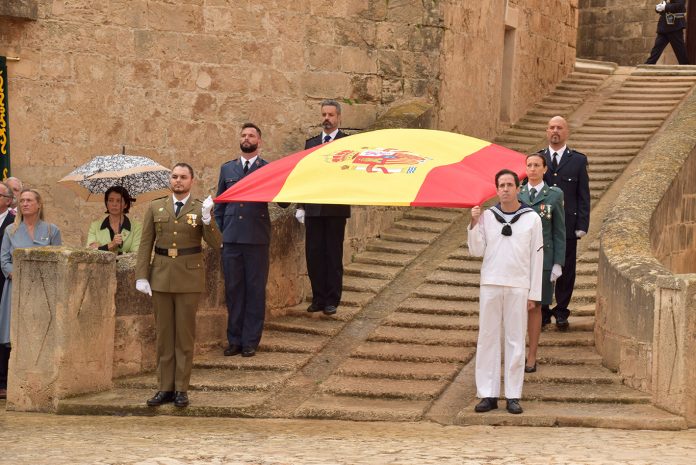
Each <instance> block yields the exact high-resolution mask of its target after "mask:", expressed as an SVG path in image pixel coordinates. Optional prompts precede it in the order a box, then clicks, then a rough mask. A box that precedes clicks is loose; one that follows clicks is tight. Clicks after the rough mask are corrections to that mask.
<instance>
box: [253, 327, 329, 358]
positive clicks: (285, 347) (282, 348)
mask: <svg viewBox="0 0 696 465" xmlns="http://www.w3.org/2000/svg"><path fill="white" fill-rule="evenodd" d="M327 342H329V338H328V337H327V336H318V335H315V334H298V333H289V332H285V331H273V330H270V331H264V332H263V336H262V337H261V343H260V344H259V352H300V353H317V352H319V351H320V350H321V349H322V348H323V347H324V346H325V345H326V343H327Z"/></svg>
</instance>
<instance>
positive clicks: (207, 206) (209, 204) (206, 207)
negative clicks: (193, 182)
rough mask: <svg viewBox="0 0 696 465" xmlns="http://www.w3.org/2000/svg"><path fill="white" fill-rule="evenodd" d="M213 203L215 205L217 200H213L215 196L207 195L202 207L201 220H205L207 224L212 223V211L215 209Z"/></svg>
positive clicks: (204, 222)
mask: <svg viewBox="0 0 696 465" xmlns="http://www.w3.org/2000/svg"><path fill="white" fill-rule="evenodd" d="M213 205H215V202H213V198H212V197H211V196H208V197H206V198H205V200H204V201H203V208H201V220H203V224H204V225H206V226H207V225H209V224H210V211H211V210H212V209H213Z"/></svg>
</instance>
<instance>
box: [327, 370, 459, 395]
mask: <svg viewBox="0 0 696 465" xmlns="http://www.w3.org/2000/svg"><path fill="white" fill-rule="evenodd" d="M366 381H369V382H366ZM446 386H447V382H446V381H444V380H403V379H387V378H372V379H370V380H365V379H364V378H357V377H352V376H338V375H331V376H329V378H328V379H327V380H326V381H324V382H323V383H322V384H321V386H320V387H319V389H320V390H321V392H322V393H324V394H333V395H339V396H353V397H368V398H387V399H409V400H430V399H433V398H435V397H437V396H438V395H440V393H441V392H442V391H443V390H444V389H445V387H446Z"/></svg>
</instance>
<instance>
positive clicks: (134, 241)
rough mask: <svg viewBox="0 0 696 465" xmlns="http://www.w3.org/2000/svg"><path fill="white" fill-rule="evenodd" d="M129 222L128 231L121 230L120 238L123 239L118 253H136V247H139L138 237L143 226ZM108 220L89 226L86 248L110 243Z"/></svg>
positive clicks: (133, 221)
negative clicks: (96, 244) (94, 243)
mask: <svg viewBox="0 0 696 465" xmlns="http://www.w3.org/2000/svg"><path fill="white" fill-rule="evenodd" d="M128 220H129V221H130V231H129V230H128V229H125V228H124V229H122V230H121V236H122V237H123V244H121V246H120V247H119V248H118V252H120V253H129V252H137V251H138V247H140V237H141V235H142V232H143V225H142V224H140V223H138V222H137V221H135V220H131V219H130V218H128ZM108 224H109V218H108V217H107V218H106V220H97V221H93V222H92V223H91V224H90V225H89V232H88V233H87V247H89V245H90V244H91V243H93V242H97V243H98V244H99V246H104V245H106V244H108V243H109V242H111V234H109V228H108V227H107V226H108Z"/></svg>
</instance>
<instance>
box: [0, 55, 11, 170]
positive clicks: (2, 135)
mask: <svg viewBox="0 0 696 465" xmlns="http://www.w3.org/2000/svg"><path fill="white" fill-rule="evenodd" d="M8 100H9V95H8V94H7V60H6V59H5V57H0V170H2V179H3V180H4V179H6V178H7V177H9V176H10V116H9V113H8V111H7V102H8Z"/></svg>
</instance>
